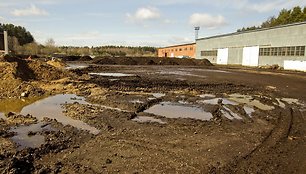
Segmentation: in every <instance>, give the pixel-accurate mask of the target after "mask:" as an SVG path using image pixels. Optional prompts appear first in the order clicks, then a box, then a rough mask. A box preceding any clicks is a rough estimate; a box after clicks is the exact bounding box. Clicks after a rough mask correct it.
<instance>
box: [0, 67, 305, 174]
mask: <svg viewBox="0 0 306 174" xmlns="http://www.w3.org/2000/svg"><path fill="white" fill-rule="evenodd" d="M101 72H103V73H125V74H123V75H122V74H119V75H120V76H118V77H113V76H112V77H111V76H99V75H97V74H92V75H90V76H89V75H87V74H88V73H101ZM71 74H77V75H71ZM117 75H118V74H117ZM66 76H69V78H64V79H61V80H55V81H48V82H41V81H39V80H31V81H30V82H28V83H30V84H31V85H32V86H34V87H37V89H38V88H39V89H40V90H41V91H43V92H44V93H45V94H52V95H54V94H60V93H74V94H78V95H81V96H84V97H86V100H87V101H88V102H90V103H93V104H94V105H88V104H81V103H80V102H74V103H71V104H66V105H64V106H63V107H64V110H65V115H66V116H68V117H70V118H74V119H77V120H82V121H84V122H86V123H87V124H89V125H90V126H93V127H95V128H97V129H99V130H100V133H99V134H97V135H93V134H91V133H89V132H86V131H82V130H79V129H76V128H74V127H72V126H63V125H62V124H61V123H60V122H58V121H56V120H50V119H45V122H47V123H48V124H49V125H51V126H52V127H53V128H56V130H57V131H53V130H49V131H44V132H41V133H39V134H42V135H44V137H45V140H46V142H45V143H44V144H43V145H42V146H40V147H39V148H25V149H23V150H21V151H18V150H17V148H16V147H17V146H16V144H14V143H13V142H12V141H11V140H10V138H11V137H12V136H13V135H12V134H11V133H9V132H8V129H9V127H10V126H11V125H12V124H13V125H20V124H22V123H26V124H31V123H33V122H37V120H35V119H34V120H33V119H32V117H30V116H23V117H22V116H18V115H17V116H16V115H15V116H14V115H11V116H10V117H8V120H2V121H1V122H0V125H1V132H0V142H1V144H2V146H1V149H0V152H1V154H0V160H1V161H0V171H2V173H7V172H13V173H14V172H15V173H22V172H24V173H52V172H53V173H114V172H119V173H303V172H304V171H305V170H306V155H305V148H306V136H305V135H306V127H305V119H306V117H305V116H306V110H305V104H304V103H305V102H306V88H305V84H306V78H305V73H293V72H284V71H267V70H257V69H249V68H244V69H237V68H228V67H211V66H209V67H203V66H201V67H199V66H194V67H191V66H156V65H155V66H120V65H116V66H113V65H112V66H105V65H94V66H90V67H88V68H85V69H80V70H71V72H70V73H67V75H66ZM35 89H36V88H35ZM154 93H162V94H164V95H159V96H156V94H154ZM203 94H209V95H214V96H215V97H211V96H209V95H208V98H207V99H210V97H211V98H223V101H222V100H218V101H217V103H215V104H203V103H201V102H200V103H199V101H202V100H204V99H206V98H205V97H204V99H203V97H201V96H200V95H203ZM233 94H234V95H235V94H241V95H243V96H244V97H243V98H238V99H239V100H242V99H245V98H248V97H250V98H251V99H250V101H251V102H252V101H259V102H260V103H261V104H264V105H265V106H273V109H270V110H266V109H264V108H263V109H260V108H257V107H254V109H255V112H253V113H252V117H249V116H248V115H247V113H246V112H245V111H244V110H243V107H244V105H243V104H241V103H240V104H239V105H235V104H231V103H226V102H227V100H226V98H230V96H231V95H233ZM286 98H294V99H299V102H296V100H294V101H295V102H291V100H286ZM278 99H279V100H278ZM278 101H280V102H278ZM162 102H166V103H164V104H163V105H162V106H163V107H165V105H167V102H172V103H180V104H182V106H185V105H186V106H193V105H197V106H199V107H203V108H205V110H206V111H209V112H210V113H211V114H212V116H213V117H212V118H211V119H210V121H202V120H197V119H191V118H166V117H163V116H160V115H154V114H152V113H148V112H145V111H146V110H147V109H149V108H151V107H152V106H155V105H157V104H159V103H162ZM281 103H283V104H284V105H285V107H283V106H282V105H280V104H281ZM0 105H1V102H0ZM180 106H181V105H180ZM224 108H229V109H230V110H231V111H233V112H234V113H237V114H238V115H239V116H240V117H242V119H241V120H239V119H233V120H230V119H227V118H226V117H225V116H224V111H225V110H224ZM0 112H1V111H0ZM181 112H183V111H181ZM178 114H179V113H178ZM232 115H234V114H232ZM140 116H147V117H151V118H154V119H156V120H159V122H160V121H162V123H158V122H144V123H139V122H136V121H133V120H134V119H135V118H137V117H140ZM0 120H1V119H0Z"/></svg>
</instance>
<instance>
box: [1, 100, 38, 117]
mask: <svg viewBox="0 0 306 174" xmlns="http://www.w3.org/2000/svg"><path fill="white" fill-rule="evenodd" d="M41 99H43V98H42V97H33V98H25V99H1V100H0V115H1V114H3V115H4V114H5V113H9V112H15V113H20V112H21V110H22V108H24V107H25V106H27V105H30V104H32V103H34V102H36V101H38V100H41Z"/></svg>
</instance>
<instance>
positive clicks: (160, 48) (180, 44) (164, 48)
mask: <svg viewBox="0 0 306 174" xmlns="http://www.w3.org/2000/svg"><path fill="white" fill-rule="evenodd" d="M194 44H196V43H195V42H193V43H187V44H180V45H172V46H167V47H161V48H158V49H165V48H172V47H180V46H187V45H194Z"/></svg>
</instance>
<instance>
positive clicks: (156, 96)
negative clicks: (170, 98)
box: [152, 93, 166, 98]
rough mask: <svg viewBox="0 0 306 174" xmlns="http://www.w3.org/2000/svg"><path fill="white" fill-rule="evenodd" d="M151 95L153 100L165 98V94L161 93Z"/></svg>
mask: <svg viewBox="0 0 306 174" xmlns="http://www.w3.org/2000/svg"><path fill="white" fill-rule="evenodd" d="M152 95H153V97H155V98H161V97H165V96H166V94H163V93H153V94H152Z"/></svg>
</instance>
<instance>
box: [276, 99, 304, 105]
mask: <svg viewBox="0 0 306 174" xmlns="http://www.w3.org/2000/svg"><path fill="white" fill-rule="evenodd" d="M281 100H282V101H284V102H286V103H288V104H291V105H292V104H296V105H299V106H303V103H301V102H300V101H299V100H298V99H293V98H282V99H281Z"/></svg>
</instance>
